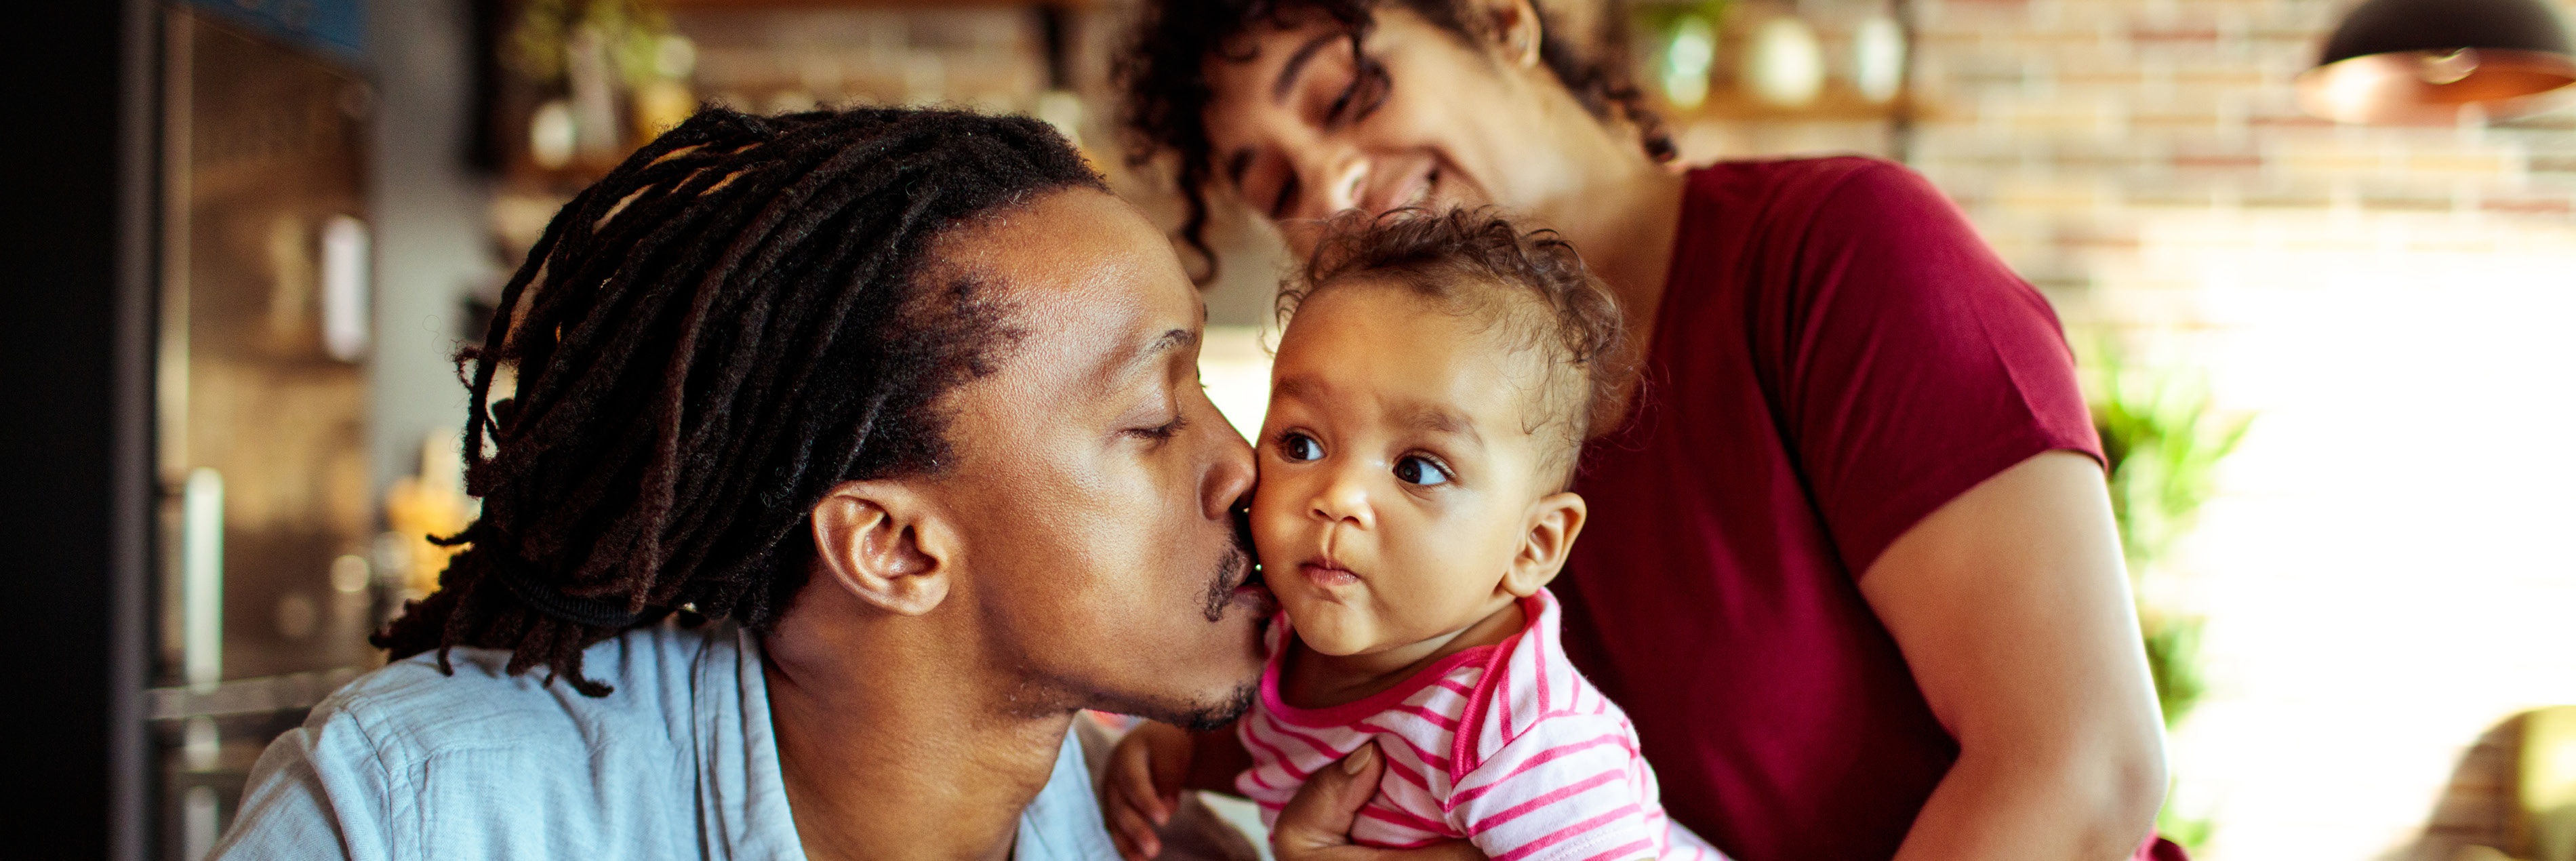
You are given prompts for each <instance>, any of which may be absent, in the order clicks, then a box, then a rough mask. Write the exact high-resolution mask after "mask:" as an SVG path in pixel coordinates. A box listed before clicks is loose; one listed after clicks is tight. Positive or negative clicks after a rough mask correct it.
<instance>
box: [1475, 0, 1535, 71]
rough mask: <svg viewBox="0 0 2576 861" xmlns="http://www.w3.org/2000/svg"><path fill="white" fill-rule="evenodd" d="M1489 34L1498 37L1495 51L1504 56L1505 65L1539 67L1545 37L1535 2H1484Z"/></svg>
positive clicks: (1487, 0) (1495, 40) (1514, 0)
mask: <svg viewBox="0 0 2576 861" xmlns="http://www.w3.org/2000/svg"><path fill="white" fill-rule="evenodd" d="M1477 5H1478V6H1481V7H1483V9H1484V14H1485V26H1486V32H1489V33H1492V34H1494V36H1493V38H1494V47H1495V49H1496V50H1499V51H1501V52H1502V54H1503V60H1504V62H1507V63H1510V64H1512V65H1515V66H1519V67H1521V68H1524V69H1526V68H1530V67H1533V66H1536V65H1538V60H1539V54H1538V47H1539V37H1540V36H1542V35H1544V30H1543V25H1542V24H1540V22H1539V18H1538V4H1537V3H1535V2H1533V0H1482V2H1480V3H1478V4H1477Z"/></svg>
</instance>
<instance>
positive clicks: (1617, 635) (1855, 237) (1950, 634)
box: [1121, 0, 2179, 861]
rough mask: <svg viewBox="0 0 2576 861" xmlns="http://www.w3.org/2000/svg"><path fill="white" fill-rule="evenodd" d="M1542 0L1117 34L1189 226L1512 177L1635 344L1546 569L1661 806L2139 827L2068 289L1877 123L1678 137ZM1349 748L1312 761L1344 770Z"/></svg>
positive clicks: (2151, 724)
mask: <svg viewBox="0 0 2576 861" xmlns="http://www.w3.org/2000/svg"><path fill="white" fill-rule="evenodd" d="M1549 23H1550V22H1549V19H1548V17H1547V16H1546V15H1543V14H1542V12H1541V10H1540V9H1538V8H1536V7H1534V6H1533V5H1532V3H1531V2H1530V0H1382V2H1372V0H1221V2H1209V1H1208V0H1168V1H1167V2H1163V3H1159V4H1157V8H1156V9H1155V10H1154V11H1153V12H1152V13H1151V14H1150V15H1149V17H1148V20H1147V21H1146V23H1145V24H1144V29H1143V30H1142V31H1141V34H1140V38H1139V39H1138V41H1137V47H1136V48H1135V49H1134V50H1133V51H1132V52H1131V54H1130V56H1129V57H1128V58H1127V60H1126V61H1125V63H1124V64H1123V66H1122V69H1121V82H1122V85H1123V86H1124V87H1125V88H1126V90H1127V94H1128V97H1129V104H1128V110H1127V116H1126V118H1125V119H1126V121H1127V124H1128V126H1129V130H1130V131H1131V132H1132V133H1133V134H1134V136H1135V139H1136V143H1137V144H1138V148H1137V152H1136V153H1135V154H1136V155H1137V156H1138V157H1139V158H1140V159H1141V158H1155V157H1165V156H1169V157H1176V158H1177V160H1178V165H1177V166H1178V169H1179V176H1180V178H1181V182H1182V185H1183V190H1184V191H1185V192H1186V193H1187V194H1188V195H1189V196H1190V204H1191V207H1192V208H1191V213H1192V215H1191V219H1190V221H1189V223H1188V224H1187V225H1186V226H1185V228H1184V238H1185V239H1186V240H1188V241H1189V242H1191V243H1192V244H1196V245H1200V250H1202V251H1204V250H1205V248H1204V244H1203V243H1201V242H1200V241H1199V237H1198V236H1197V232H1198V230H1199V229H1200V228H1201V227H1202V226H1203V225H1204V223H1205V221H1206V213H1207V212H1208V207H1210V206H1215V205H1229V206H1231V205H1248V206H1251V207H1252V208H1253V209H1254V210H1255V211H1257V212H1261V213H1263V214H1265V215H1266V216H1267V217H1268V218H1269V219H1271V220H1272V221H1273V222H1275V223H1277V224H1279V225H1280V226H1281V227H1282V228H1283V232H1285V233H1286V234H1287V235H1288V237H1289V239H1290V242H1291V244H1292V245H1297V246H1299V249H1298V250H1300V251H1303V250H1304V245H1305V243H1306V239H1307V236H1306V234H1307V230H1306V226H1307V225H1310V224H1312V223H1314V222H1315V221H1317V220H1319V219H1321V218H1323V217H1325V216H1327V215H1329V214H1331V213H1333V212H1336V211H1339V210H1343V209H1347V208H1353V207H1357V208H1362V209H1367V210H1371V211H1384V210H1387V209H1392V208H1395V207H1399V206H1405V205H1411V204H1430V205H1450V204H1465V205H1477V204H1496V205H1500V206H1503V207H1506V208H1508V209H1511V210H1514V211H1516V212H1518V213H1520V214H1521V215H1523V216H1524V217H1526V218H1528V219H1530V220H1531V221H1532V223H1534V224H1538V225H1544V226H1546V227H1551V228H1553V229H1555V230H1557V231H1558V232H1559V233H1561V234H1562V235H1563V236H1565V237H1566V238H1567V239H1569V240H1571V241H1572V242H1573V243H1574V244H1575V246H1576V247H1577V248H1579V249H1581V250H1582V252H1583V254H1584V257H1585V258H1586V259H1587V260H1588V261H1590V262H1591V263H1592V265H1593V266H1594V267H1595V269H1596V271H1598V272H1599V273H1600V274H1601V275H1602V276H1603V277H1604V279H1605V280H1606V281H1607V282H1608V283H1609V284H1610V286H1611V288H1612V290H1613V292H1614V293H1616V294H1617V296H1618V297H1619V299H1620V301H1621V305H1622V307H1623V308H1624V310H1625V314H1626V316H1627V319H1628V322H1629V324H1630V326H1631V331H1632V332H1634V333H1635V334H1636V335H1637V337H1636V338H1635V339H1634V340H1635V341H1637V342H1638V343H1639V344H1640V353H1639V354H1638V355H1637V356H1636V357H1635V358H1636V359H1637V360H1638V361H1639V362H1640V364H1641V366H1642V371H1643V373H1642V374H1641V377H1642V378H1643V379H1644V381H1645V382H1644V383H1643V384H1641V386H1640V388H1638V389H1637V390H1636V391H1635V392H1633V393H1632V395H1631V398H1630V399H1631V409H1630V415H1629V420H1628V423H1627V425H1626V426H1624V427H1623V428H1622V429H1620V430H1618V431H1616V432H1614V433H1612V434H1610V435H1608V436H1607V437H1605V438H1603V439H1601V440H1598V441H1596V442H1595V443H1594V444H1593V445H1592V446H1591V447H1590V448H1589V449H1588V450H1587V451H1586V453H1585V458H1584V471H1583V474H1582V476H1581V477H1580V479H1578V486H1577V489H1578V490H1580V491H1581V492H1582V493H1583V495H1584V497H1585V498H1586V499H1588V500H1595V501H1597V502H1596V504H1595V512H1594V518H1593V524H1592V525H1591V526H1590V527H1589V534H1587V535H1585V536H1584V538H1585V540H1584V541H1583V542H1582V544H1581V545H1579V546H1578V547H1577V549H1576V552H1575V560H1574V564H1573V565H1571V566H1570V567H1569V568H1568V573H1567V575H1566V576H1565V577H1564V578H1563V579H1561V580H1560V581H1559V582H1560V583H1561V584H1562V588H1561V590H1560V591H1561V594H1562V597H1563V599H1564V604H1565V606H1566V638H1567V643H1568V647H1569V650H1570V651H1572V652H1573V653H1574V657H1575V658H1576V660H1577V662H1578V664H1580V665H1581V666H1582V667H1583V669H1584V671H1585V672H1586V673H1587V674H1588V675H1589V676H1590V677H1591V678H1593V679H1594V680H1595V681H1596V682H1598V683H1599V685H1600V687H1601V688H1602V689H1603V690H1604V691H1605V692H1607V693H1609V694H1610V695H1611V696H1612V697H1613V698H1615V699H1617V700H1618V701H1619V702H1621V703H1622V704H1623V705H1625V706H1626V707H1627V709H1628V711H1629V714H1630V715H1631V716H1632V717H1633V718H1634V719H1635V721H1636V725H1637V729H1638V731H1639V734H1640V735H1641V736H1642V738H1643V742H1644V749H1645V751H1646V753H1647V755H1648V756H1649V757H1650V758H1651V759H1652V760H1653V761H1654V763H1655V767H1656V770H1657V772H1658V773H1659V774H1661V775H1662V776H1663V778H1664V789H1665V797H1664V803H1665V805H1666V807H1667V808H1668V809H1669V810H1670V811H1671V813H1672V815H1673V816H1674V818H1675V819H1676V820H1678V821H1681V822H1682V823H1683V824H1685V825H1688V826H1690V827H1691V828H1692V829H1694V830H1695V831H1697V832H1699V833H1700V834H1701V835H1703V836H1705V837H1707V838H1709V839H1710V840H1711V841H1712V842H1713V843H1715V844H1716V845H1717V846H1718V847H1719V848H1721V849H1723V850H1725V851H1726V852H1728V853H1729V854H1731V855H1733V856H1734V857H1737V858H1740V859H1746V861H1773V859H1802V861H1842V859H1885V858H1890V857H1894V858H1897V859H1903V861H1919V859H1960V858H2048V859H2103V861H2110V859H2118V858H2123V857H2128V856H2129V855H2131V854H2132V852H2137V853H2140V854H2149V853H2151V852H2156V851H2161V852H2165V853H2172V854H2171V855H2169V856H2168V857H2178V854H2179V853H2178V851H2176V850H2173V849H2171V848H2170V844H2163V845H2161V846H2158V845H2153V844H2151V845H2150V846H2147V847H2141V846H2140V841H2141V839H2142V838H2144V837H2146V836H2147V834H2148V832H2149V830H2150V823H2151V822H2152V820H2153V818H2154V815H2155V811H2156V808H2157V807H2158V805H2159V804H2160V803H2161V800H2162V797H2163V791H2164V781H2165V778H2164V766H2163V750H2162V744H2163V739H2162V728H2161V725H2160V723H2159V721H2158V718H2157V711H2156V707H2155V699H2154V692H2153V690H2152V687H2151V685H2150V683H2149V682H2148V678H2147V672H2146V663H2145V660H2144V655H2143V654H2142V652H2141V650H2140V648H2139V641H2138V634H2137V629H2136V620H2135V616H2134V614H2133V610H2132V608H2131V606H2130V604H2129V597H2128V588H2127V582H2126V578H2125V576H2124V575H2123V571H2122V567H2121V556H2120V552H2119V539H2118V535H2117V534H2116V531H2115V528H2114V527H2113V525H2112V521H2111V517H2110V508H2109V502H2108V498H2107V494H2106V493H2105V490H2104V486H2103V475H2102V471H2101V466H2100V462H2099V457H2100V455H2099V443H2098V442H2097V440H2096V439H2095V437H2094V435H2093V432H2092V429H2091V424H2090V420H2089V418H2088V417H2087V415H2086V413H2085V409H2084V406H2083V400H2082V398H2081V396H2080V395H2079V394H2078V392H2077V390H2076V386H2075V382H2074V371H2073V367H2072V362H2071V359H2070V358H2069V355H2068V351H2067V349H2066V347H2065V343H2064V339H2063V336H2062V335H2061V333H2060V331H2059V329H2058V324H2057V320H2056V318H2055V316H2054V314H2053V313H2052V312H2051V311H2050V310H2049V309H2048V306H2047V304H2046V302H2045V301H2044V300H2042V299H2041V298H2040V297H2039V296H2038V294H2037V293H2036V292H2034V291H2033V290H2031V289H2030V287H2029V286H2028V285H2026V284H2024V283H2023V282H2021V281H2020V280H2019V279H2018V278H2016V277H2015V276H2013V274H2012V273H2011V272H2010V271H2009V270H2008V269H2007V268H2006V267H2005V266H2004V265H2003V263H2002V262H2001V261H1999V260H1998V259H1996V257H1995V256H1994V255H1993V254H1992V253H1991V252H1990V251H1988V250H1987V249H1986V247H1985V246H1984V245H1983V244H1982V243H1981V242H1980V241H1979V240H1978V239H1977V238H1976V236H1975V234H1974V233H1973V232H1972V231H1971V230H1970V228H1969V227H1968V226H1967V224H1966V223H1965V221H1964V220H1963V219H1962V218H1961V216H1960V214H1959V213H1958V212H1957V210H1956V209H1955V208H1954V207H1952V206H1951V205H1950V204H1949V203H1948V202H1947V201H1946V200H1945V199H1943V198H1942V197H1941V196H1940V195H1939V193H1938V192H1936V191H1935V190H1933V189H1932V188H1931V187H1930V186H1929V185H1927V184H1926V183H1924V182H1923V180H1922V179H1921V178H1919V177H1917V176H1915V175H1914V174H1912V173H1911V172H1908V171H1906V170H1905V169H1903V168H1902V167H1898V166H1895V165H1892V164H1888V163H1885V162H1878V161H1872V160H1867V159H1856V158H1844V159H1809V160H1788V161H1772V162H1750V163H1731V164H1730V163H1722V164H1717V165H1711V166H1708V167H1703V168H1699V169H1696V170H1690V171H1682V170H1678V169H1675V168H1672V167H1670V166H1668V165H1667V164H1666V163H1665V162H1667V161H1669V159H1670V158H1671V152H1672V148H1671V145H1670V142H1669V140H1668V139H1667V138H1666V137H1665V136H1664V135H1663V134H1662V132H1661V131H1660V129H1659V127H1658V126H1657V124H1656V122H1655V120H1654V119H1653V117H1652V116H1651V115H1649V114H1647V113H1645V112H1644V111H1643V110H1641V109H1640V108H1639V107H1638V97H1637V95H1636V92H1635V90H1634V89H1633V87H1630V86H1627V85H1626V83H1625V81H1624V78H1623V76H1621V75H1620V74H1617V73H1616V72H1615V71H1613V70H1612V68H1613V67H1611V66H1609V65H1607V64H1602V63H1597V62H1590V61H1588V59H1587V58H1586V57H1584V56H1583V55H1582V52H1581V51H1580V50H1578V49H1577V48H1576V47H1575V45H1576V43H1577V41H1578V40H1574V39H1570V38H1566V37H1564V36H1563V35H1562V34H1560V33H1558V32H1556V31H1555V30H1553V29H1551V27H1550V26H1549ZM1328 771H1330V770H1328Z"/></svg>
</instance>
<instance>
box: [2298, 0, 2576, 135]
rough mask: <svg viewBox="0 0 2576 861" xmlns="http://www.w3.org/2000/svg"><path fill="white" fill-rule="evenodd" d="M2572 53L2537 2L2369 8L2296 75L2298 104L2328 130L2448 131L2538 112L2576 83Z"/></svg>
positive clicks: (2372, 3) (2441, 1)
mask: <svg viewBox="0 0 2576 861" xmlns="http://www.w3.org/2000/svg"><path fill="white" fill-rule="evenodd" d="M2571 54H2576V51H2571V50H2570V48H2569V46H2568V42H2567V31H2566V29H2565V28H2564V27H2563V26H2561V25H2560V24H2559V21H2558V16H2557V15H2556V14H2555V13H2553V12H2551V11H2550V10H2549V8H2548V7H2547V6H2545V5H2543V4H2542V2H2541V0H2369V2H2366V3H2363V4H2361V6H2360V7H2358V8H2355V9H2353V10H2352V14H2350V15H2347V16H2345V17H2344V20H2343V25H2342V26H2340V27H2337V28H2336V29H2335V32H2334V36H2333V38H2331V39H2328V40H2327V41H2326V49H2325V55H2324V58H2323V59H2322V60H2320V61H2319V62H2318V64H2317V67H2316V68H2314V69H2310V70H2308V71H2307V72H2306V73H2305V74H2302V75H2300V76H2299V80H2298V86H2299V103H2300V106H2301V107H2304V108H2306V109H2307V111H2308V112H2309V113H2311V114H2315V115H2317V116H2320V117H2324V118H2326V119H2330V120H2334V121H2336V122H2345V123H2378V124H2400V125H2402V124H2446V123H2452V122H2456V121H2457V120H2458V117H2459V113H2460V109H2461V108H2463V107H2465V106H2468V105H2472V104H2474V105H2481V106H2483V107H2484V108H2485V110H2486V112H2487V115H2488V116H2491V117H2503V116H2512V115H2515V114H2520V113H2527V112H2529V111H2532V110H2535V109H2538V108H2542V107H2546V106H2547V104H2548V103H2549V102H2550V101H2551V100H2549V99H2544V98H2540V96H2542V95H2543V94H2545V93H2549V92H2552V91H2555V90H2557V89H2559V88H2561V87H2565V86H2567V85H2568V84H2570V83H2576V56H2571Z"/></svg>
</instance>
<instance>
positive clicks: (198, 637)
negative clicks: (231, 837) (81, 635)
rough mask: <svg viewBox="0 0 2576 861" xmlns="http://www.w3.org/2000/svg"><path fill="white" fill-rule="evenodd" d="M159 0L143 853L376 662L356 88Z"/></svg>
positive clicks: (260, 40)
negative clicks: (154, 756)
mask: <svg viewBox="0 0 2576 861" xmlns="http://www.w3.org/2000/svg"><path fill="white" fill-rule="evenodd" d="M165 15H166V17H165V19H164V22H165V25H166V26H165V27H164V30H163V36H164V41H163V61H164V64H163V69H164V78H163V82H162V83H163V88H162V111H163V115H162V126H161V128H162V135H163V145H162V164H161V170H160V174H161V177H162V189H163V195H162V213H161V224H162V231H163V233H162V237H161V243H160V245H161V266H162V268H161V312H160V313H161V318H160V326H159V329H160V334H159V338H160V343H159V347H158V356H157V362H158V364H157V367H156V371H155V374H156V377H157V379H156V390H157V395H156V397H157V398H158V401H159V402H158V404H157V405H156V410H157V412H158V422H159V427H158V433H157V444H158V450H159V454H158V457H159V467H160V480H161V486H162V487H163V489H164V493H163V500H162V522H163V527H164V531H163V535H162V536H161V541H160V543H159V546H160V547H161V548H162V549H163V552H162V553H161V554H160V555H161V557H162V562H163V565H162V571H163V585H162V589H161V590H160V605H161V613H160V617H161V621H160V626H159V627H160V636H159V638H158V639H159V644H160V649H159V654H158V658H159V660H158V662H157V666H158V668H157V670H156V675H157V678H156V679H155V681H154V684H155V685H156V686H157V689H156V690H154V691H153V692H152V697H151V701H150V702H151V709H152V716H153V717H154V718H155V719H154V720H153V722H152V723H153V728H154V731H155V735H156V737H157V738H158V739H159V740H160V741H161V743H162V750H163V757H162V763H163V772H162V773H163V777H164V780H163V782H162V787H163V795H164V797H163V799H162V803H161V804H160V805H159V806H160V807H161V809H162V810H163V811H164V813H163V816H162V825H163V829H164V830H163V837H162V839H161V840H160V841H159V843H160V844H161V846H162V850H161V853H160V854H162V855H163V857H179V858H196V857H199V856H201V855H202V853H203V850H204V849H205V848H206V847H207V846H208V845H209V844H210V843H211V841H212V840H213V839H214V835H215V834H217V833H220V829H221V827H222V825H223V823H224V822H225V821H226V820H227V819H229V818H230V815H231V812H232V805H233V803H234V801H235V799H236V798H237V797H238V794H239V792H240V788H241V781H242V778H243V777H244V776H245V775H246V774H247V772H248V771H249V767H250V764H251V762H252V761H253V760H254V759H256V758H257V756H258V754H259V751H260V748H261V747H262V746H264V745H265V744H266V743H267V742H268V740H269V739H270V738H271V737H273V736H274V735H275V734H276V733H278V732H280V731H283V730H284V729H286V728H288V727H291V726H293V725H294V724H295V722H297V721H298V720H300V719H301V716H302V712H303V709H305V708H307V707H309V706H310V705H311V703H312V701H313V700H315V699H317V698H318V697H319V696H320V695H321V693H323V692H327V691H328V690H329V689H330V688H331V687H333V686H336V685H337V684H338V683H339V682H340V681H345V680H346V679H347V678H349V677H351V676H354V675H355V674H356V673H357V672H360V671H362V670H363V669H364V668H367V667H370V666H373V665H374V664H377V663H379V662H380V660H381V659H380V658H379V656H378V653H377V652H376V651H375V650H374V649H372V648H370V647H369V646H368V645H367V642H366V636H367V633H368V632H369V630H370V628H371V627H372V626H373V623H374V622H375V621H376V619H377V612H378V607H377V605H376V597H375V596H376V592H377V590H376V587H375V585H374V582H373V581H374V578H373V577H372V576H371V572H370V566H369V563H368V558H367V557H368V545H369V541H370V538H371V536H372V534H373V532H374V526H375V520H376V516H375V512H374V507H373V505H372V504H371V497H372V494H371V491H370V488H369V475H368V461H367V450H366V436H365V432H366V426H365V421H366V405H367V388H366V387H367V381H366V368H365V366H364V362H365V360H366V354H367V347H368V340H369V338H368V335H369V331H368V328H367V321H368V319H369V316H368V311H367V302H368V297H369V289H370V288H369V285H368V283H367V281H368V259H369V251H368V245H369V242H368V235H367V225H366V222H365V221H364V217H365V215H366V213H367V211H368V210H367V207H366V200H365V188H366V186H365V180H366V141H367V135H366V122H367V119H366V117H367V112H368V110H369V105H368V101H369V91H368V88H367V87H366V85H365V83H364V82H363V81H361V80H360V79H359V78H357V77H356V76H354V75H352V74H351V73H349V72H348V71H346V70H344V69H342V68H341V67H339V66H336V65H333V64H332V63H329V62H326V61H324V60H322V59H319V58H317V57H315V56H313V55H311V54H308V53H306V52H303V51H299V50H296V49H294V48H291V47H288V46H286V45H283V44H281V43H279V42H276V41H272V40H271V39H269V38H268V37H266V36H262V35H256V34H253V33H250V32H248V31H243V30H238V29H234V28H233V27H231V26H229V25H227V24H223V23H217V22H215V21H213V20H211V19H208V18H205V17H202V16H200V15H198V14H195V13H192V12H189V11H186V10H184V9H168V10H166V12H165Z"/></svg>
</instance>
